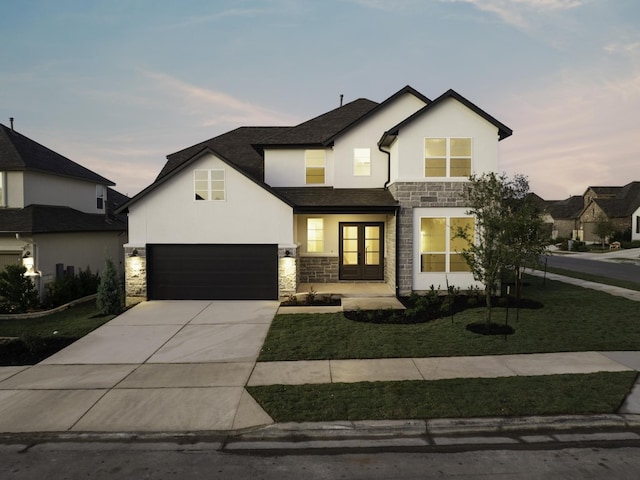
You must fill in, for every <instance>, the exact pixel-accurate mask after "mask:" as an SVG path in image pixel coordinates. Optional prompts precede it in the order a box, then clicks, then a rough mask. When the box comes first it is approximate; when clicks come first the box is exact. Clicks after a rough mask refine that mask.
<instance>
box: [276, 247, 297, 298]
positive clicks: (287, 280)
mask: <svg viewBox="0 0 640 480" xmlns="http://www.w3.org/2000/svg"><path fill="white" fill-rule="evenodd" d="M287 251H288V252H289V256H287ZM299 266H300V257H299V255H298V248H297V247H279V248H278V295H279V296H280V297H286V296H287V295H293V294H295V293H296V292H297V291H298V285H299V284H300V268H299Z"/></svg>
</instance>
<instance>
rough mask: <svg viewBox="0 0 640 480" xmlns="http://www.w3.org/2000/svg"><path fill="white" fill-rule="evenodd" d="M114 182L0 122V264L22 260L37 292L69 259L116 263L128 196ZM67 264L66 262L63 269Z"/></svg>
mask: <svg viewBox="0 0 640 480" xmlns="http://www.w3.org/2000/svg"><path fill="white" fill-rule="evenodd" d="M113 185H114V183H113V182H111V181H109V180H107V179H106V178H104V177H102V176H100V175H98V174H97V173H94V172H92V171H91V170H88V169H86V168H85V167H83V166H81V165H78V164H77V163H75V162H73V161H71V160H69V159H68V158H66V157H63V156H62V155H60V154H58V153H56V152H54V151H52V150H50V149H48V148H47V147H44V146H42V145H40V144H38V143H36V142H35V141H33V140H31V139H29V138H27V137H25V136H24V135H21V134H20V133H18V132H16V131H15V130H14V129H13V125H12V127H11V128H10V127H6V126H5V125H2V124H0V268H4V266H5V265H7V264H10V263H22V264H23V265H24V266H25V267H27V269H28V272H27V274H28V275H29V276H31V277H32V279H33V280H34V282H35V283H36V285H37V287H38V289H39V291H40V293H41V294H42V293H43V291H44V287H45V285H46V284H47V283H49V282H51V281H52V280H54V279H55V278H56V275H60V274H61V271H62V270H63V269H69V267H72V268H74V269H75V272H77V271H78V269H83V270H84V269H86V268H87V267H89V268H91V270H92V271H93V272H94V273H95V272H97V271H99V270H101V269H102V268H103V266H104V260H105V257H106V256H107V255H110V256H111V257H112V259H113V260H114V262H116V264H120V265H121V266H122V261H123V252H122V249H123V245H124V244H125V243H126V242H127V219H126V217H124V216H122V215H116V214H115V208H116V207H118V206H120V205H122V204H123V203H124V202H125V201H127V200H129V199H128V197H126V196H124V195H121V194H120V193H118V192H116V191H115V190H113V189H111V188H109V187H110V186H113ZM69 270H70V269H69Z"/></svg>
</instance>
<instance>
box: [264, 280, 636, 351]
mask: <svg viewBox="0 0 640 480" xmlns="http://www.w3.org/2000/svg"><path fill="white" fill-rule="evenodd" d="M527 281H528V282H529V283H530V284H529V285H527V286H525V289H524V294H523V295H524V296H525V297H527V298H530V299H533V300H538V301H540V302H542V303H543V305H544V307H543V308H541V309H526V310H525V309H522V310H520V316H519V320H518V321H517V322H516V320H515V313H516V312H515V309H513V308H511V309H510V310H509V324H510V325H511V326H513V327H514V328H515V334H513V335H509V336H508V337H504V336H484V335H478V334H474V333H471V332H469V331H468V330H466V328H465V327H466V325H467V324H469V323H472V322H477V321H482V320H483V318H484V309H483V308H477V309H472V310H466V311H464V312H460V313H457V314H456V315H455V317H454V318H453V321H452V320H451V318H450V317H447V318H441V319H439V320H434V321H431V322H428V323H422V324H414V325H391V324H372V323H364V322H356V321H352V320H348V319H347V318H345V317H344V315H343V314H342V313H329V314H297V315H277V316H276V318H275V319H274V321H273V323H272V325H271V329H270V330H269V334H268V335H267V339H266V341H265V344H264V347H263V349H262V352H261V354H260V357H259V359H258V360H259V361H261V362H265V361H280V360H323V359H347V358H400V357H436V356H460V355H499V354H513V353H542V352H564V351H590V350H637V349H638V345H640V319H638V303H637V302H634V301H632V300H628V299H625V298H621V297H614V296H612V295H608V294H606V293H603V292H598V291H594V290H588V289H584V288H581V287H576V286H573V285H569V284H565V283H562V282H555V281H550V280H548V279H547V281H546V285H545V286H543V285H542V279H541V278H536V277H527ZM505 313H506V310H505V309H504V308H495V309H494V314H493V321H495V322H504V319H505Z"/></svg>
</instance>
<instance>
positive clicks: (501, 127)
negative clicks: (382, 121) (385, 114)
mask: <svg viewBox="0 0 640 480" xmlns="http://www.w3.org/2000/svg"><path fill="white" fill-rule="evenodd" d="M449 98H453V99H454V100H457V101H458V102H460V103H461V104H463V105H464V106H465V107H467V108H468V109H469V110H471V111H472V112H474V113H476V114H477V115H479V116H480V117H482V118H484V119H485V120H486V121H488V122H489V123H491V124H493V125H494V126H495V127H496V128H497V129H498V135H499V139H500V140H503V139H505V138H507V137H509V136H510V135H511V134H512V133H513V130H511V129H510V128H509V127H507V126H506V125H505V124H503V123H502V122H500V121H498V120H496V119H495V118H494V117H492V116H491V115H489V114H488V113H487V112H485V111H484V110H482V109H481V108H479V107H478V106H477V105H475V104H473V103H471V102H470V101H469V100H467V99H466V98H464V97H463V96H462V95H460V94H459V93H457V92H456V91H454V90H447V91H446V92H445V93H443V94H442V95H440V96H439V97H438V98H436V99H435V100H434V101H432V102H430V103H429V104H427V105H426V106H424V107H423V108H421V109H420V110H418V111H417V112H416V113H414V114H413V115H411V116H409V117H407V118H406V119H405V120H403V121H402V122H400V123H399V124H397V125H396V126H394V127H393V128H391V129H390V130H388V131H386V132H385V133H384V135H383V136H382V138H381V139H380V142H379V145H381V146H389V145H390V144H391V143H393V140H394V139H395V138H396V137H397V135H398V133H399V132H400V130H401V129H402V128H403V127H405V126H406V125H409V124H410V123H412V122H413V121H415V120H417V119H418V118H420V117H421V116H423V115H425V114H428V113H429V112H430V111H432V110H433V109H434V108H435V107H437V106H438V105H440V104H441V103H443V102H444V101H445V100H447V99H449Z"/></svg>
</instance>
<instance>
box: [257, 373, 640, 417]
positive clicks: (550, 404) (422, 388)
mask: <svg viewBox="0 0 640 480" xmlns="http://www.w3.org/2000/svg"><path fill="white" fill-rule="evenodd" d="M636 377H637V372H613V373H609V372H602V373H592V374H584V375H545V376H536V377H503V378H465V379H451V380H435V381H399V382H361V383H331V384H319V385H268V386H254V387H247V389H248V391H249V393H250V394H251V395H252V396H253V397H254V398H255V399H256V401H257V402H258V403H259V404H260V405H261V406H262V408H264V410H265V411H266V412H267V413H268V414H269V415H270V416H271V417H272V418H273V419H274V421H276V422H317V421H339V420H344V421H347V420H348V421H356V420H405V419H406V420H408V419H429V418H469V417H492V416H525V415H526V416H529V415H588V414H606V413H615V412H616V411H617V410H618V409H619V408H620V406H621V405H622V403H623V402H624V399H625V397H626V396H627V395H628V394H629V392H630V390H631V388H632V386H633V383H634V381H635V379H636Z"/></svg>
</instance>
